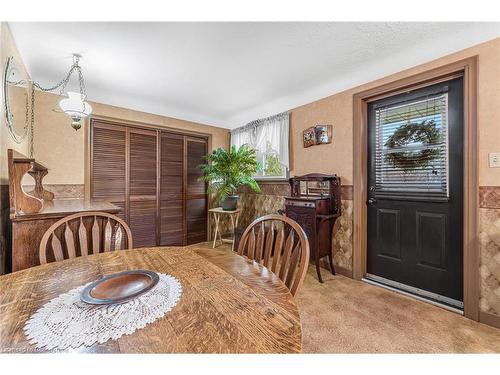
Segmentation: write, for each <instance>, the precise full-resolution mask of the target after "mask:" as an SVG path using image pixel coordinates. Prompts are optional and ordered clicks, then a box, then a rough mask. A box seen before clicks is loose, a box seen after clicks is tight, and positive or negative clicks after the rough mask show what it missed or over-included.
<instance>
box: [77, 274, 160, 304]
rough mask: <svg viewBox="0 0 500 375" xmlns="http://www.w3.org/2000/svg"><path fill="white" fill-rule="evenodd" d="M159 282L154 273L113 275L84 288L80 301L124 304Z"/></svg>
mask: <svg viewBox="0 0 500 375" xmlns="http://www.w3.org/2000/svg"><path fill="white" fill-rule="evenodd" d="M159 280H160V277H159V276H158V274H157V273H156V272H153V271H147V270H134V271H124V272H119V273H114V274H112V275H108V276H105V277H103V278H102V279H100V280H97V281H94V282H93V283H92V284H90V285H88V286H86V287H85V289H83V291H82V293H81V295H80V299H81V300H82V301H83V302H85V303H89V304H91V305H110V304H119V303H124V302H127V301H130V300H131V299H133V298H136V297H138V296H140V295H141V294H144V293H146V292H147V291H149V290H151V289H152V288H153V287H154V286H155V285H156V284H158V281H159Z"/></svg>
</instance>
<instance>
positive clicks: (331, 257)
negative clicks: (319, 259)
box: [328, 251, 336, 275]
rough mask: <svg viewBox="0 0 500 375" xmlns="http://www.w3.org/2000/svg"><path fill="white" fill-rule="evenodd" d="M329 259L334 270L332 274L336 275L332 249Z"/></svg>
mask: <svg viewBox="0 0 500 375" xmlns="http://www.w3.org/2000/svg"><path fill="white" fill-rule="evenodd" d="M328 261H329V262H330V270H331V271H332V275H336V273H335V267H334V266H333V255H332V251H330V253H329V254H328Z"/></svg>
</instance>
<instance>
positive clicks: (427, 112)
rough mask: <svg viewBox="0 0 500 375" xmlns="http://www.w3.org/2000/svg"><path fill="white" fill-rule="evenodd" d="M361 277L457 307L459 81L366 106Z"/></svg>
mask: <svg viewBox="0 0 500 375" xmlns="http://www.w3.org/2000/svg"><path fill="white" fill-rule="evenodd" d="M368 115H369V119H368V125H369V127H368V136H369V157H368V176H369V179H368V202H367V205H368V258H367V278H369V279H372V280H375V281H378V282H381V283H385V284H389V285H391V286H394V287H396V288H400V289H404V290H407V291H409V292H412V293H416V294H421V295H423V296H425V297H427V298H430V299H435V300H437V301H439V302H443V303H446V304H449V305H452V306H454V307H458V308H461V307H463V303H462V301H463V260H462V254H463V240H462V237H463V157H464V155H463V79H462V78H456V79H453V80H450V81H447V82H442V83H439V84H435V85H432V86H429V87H425V88H420V89H416V90H413V91H410V92H407V93H404V94H399V95H396V96H392V97H389V98H385V99H382V100H378V101H375V102H372V103H370V104H369V106H368Z"/></svg>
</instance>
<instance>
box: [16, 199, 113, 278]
mask: <svg viewBox="0 0 500 375" xmlns="http://www.w3.org/2000/svg"><path fill="white" fill-rule="evenodd" d="M88 211H102V212H108V213H111V214H117V213H118V212H120V207H118V206H115V205H114V204H112V203H109V202H100V201H87V200H84V199H54V200H53V201H46V202H44V206H43V209H42V210H41V211H40V212H36V213H30V214H23V213H17V214H14V215H12V216H11V218H10V220H11V223H12V251H11V253H10V254H9V255H10V256H8V257H7V271H12V272H14V271H19V270H22V269H25V268H29V267H33V266H37V265H39V264H40V259H39V257H38V247H39V246H40V241H41V239H42V236H43V234H44V233H45V232H46V231H47V229H49V227H50V226H51V225H52V224H54V223H55V222H56V221H57V220H59V219H61V218H63V217H65V216H68V215H71V214H74V213H77V212H88Z"/></svg>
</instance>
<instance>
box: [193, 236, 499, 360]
mask: <svg viewBox="0 0 500 375" xmlns="http://www.w3.org/2000/svg"><path fill="white" fill-rule="evenodd" d="M200 245H203V246H207V247H210V248H211V243H205V244H197V245H194V246H200ZM217 249H219V250H221V249H226V250H228V251H230V247H229V245H226V244H224V245H222V246H219V247H218V248H217ZM322 276H323V280H324V281H325V282H324V283H323V284H320V283H319V282H318V279H317V277H316V272H315V270H314V268H313V267H312V266H311V267H309V270H308V272H307V276H306V278H305V281H304V283H303V284H302V286H301V288H300V290H299V291H298V293H297V295H296V300H297V306H298V307H299V311H300V318H301V321H302V351H303V352H304V353H500V329H497V328H493V327H490V326H487V325H485V324H481V323H478V322H475V321H472V320H470V319H467V318H464V317H463V316H461V315H459V314H456V313H453V312H451V311H448V310H445V309H442V308H440V307H437V306H434V305H431V304H429V303H426V302H421V301H418V300H416V299H414V298H411V297H407V296H404V295H402V294H399V293H396V292H393V291H390V290H387V289H384V288H381V287H377V286H374V285H370V284H367V283H365V282H361V281H356V280H352V279H350V278H348V277H344V276H341V275H337V276H333V275H332V274H331V273H330V272H329V271H328V270H325V269H323V270H322Z"/></svg>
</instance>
